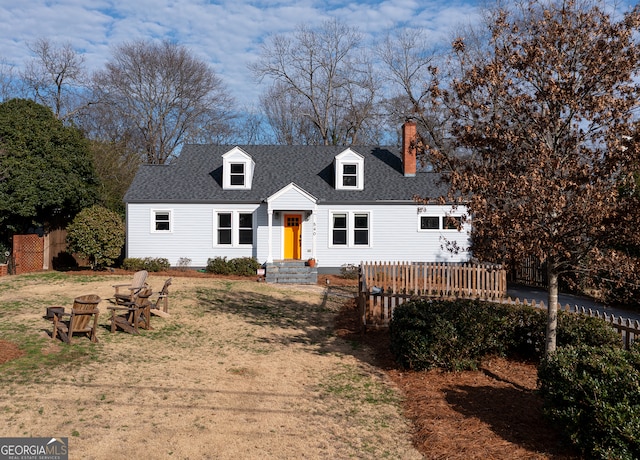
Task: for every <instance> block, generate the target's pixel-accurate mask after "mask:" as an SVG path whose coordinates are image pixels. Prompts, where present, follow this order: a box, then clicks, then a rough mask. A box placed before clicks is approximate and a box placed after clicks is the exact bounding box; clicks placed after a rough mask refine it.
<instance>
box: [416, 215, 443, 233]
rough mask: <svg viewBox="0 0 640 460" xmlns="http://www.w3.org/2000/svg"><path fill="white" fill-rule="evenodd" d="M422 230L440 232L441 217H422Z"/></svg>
mask: <svg viewBox="0 0 640 460" xmlns="http://www.w3.org/2000/svg"><path fill="white" fill-rule="evenodd" d="M420 230H440V216H420Z"/></svg>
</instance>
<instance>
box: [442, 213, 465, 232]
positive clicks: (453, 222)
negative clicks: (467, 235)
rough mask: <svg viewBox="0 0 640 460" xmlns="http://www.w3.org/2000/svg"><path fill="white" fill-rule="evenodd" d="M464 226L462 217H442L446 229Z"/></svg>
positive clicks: (443, 226) (457, 228)
mask: <svg viewBox="0 0 640 460" xmlns="http://www.w3.org/2000/svg"><path fill="white" fill-rule="evenodd" d="M461 227H462V217H460V216H444V217H443V218H442V228H443V229H444V230H459V229H460V228H461Z"/></svg>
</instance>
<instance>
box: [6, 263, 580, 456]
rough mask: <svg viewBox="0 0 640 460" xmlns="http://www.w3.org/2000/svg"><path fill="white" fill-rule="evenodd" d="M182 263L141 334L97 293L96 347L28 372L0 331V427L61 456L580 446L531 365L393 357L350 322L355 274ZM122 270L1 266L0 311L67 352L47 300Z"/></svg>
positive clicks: (414, 452) (507, 450)
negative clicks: (563, 429) (161, 307)
mask: <svg viewBox="0 0 640 460" xmlns="http://www.w3.org/2000/svg"><path fill="white" fill-rule="evenodd" d="M176 275H182V274H181V273H172V274H157V275H153V276H151V280H150V283H151V285H152V287H155V288H157V289H159V288H160V287H161V286H162V283H163V282H164V279H165V278H166V277H167V276H174V282H173V285H172V289H171V301H170V310H169V312H170V314H171V316H170V317H169V318H157V317H154V318H153V319H152V325H153V326H154V330H153V331H144V332H143V333H142V334H141V335H140V336H132V335H129V334H125V333H123V332H118V333H116V334H110V333H109V332H108V329H107V323H108V321H107V313H106V311H107V309H106V307H107V306H108V305H109V302H107V301H106V300H104V301H103V303H102V304H101V306H100V308H101V311H103V312H105V313H103V314H102V315H101V321H100V322H101V327H100V330H99V338H100V343H99V344H97V345H91V344H89V342H88V340H86V339H84V338H77V339H76V342H75V343H77V344H79V345H80V346H83V347H94V349H95V351H96V352H95V353H94V354H92V355H91V358H90V359H87V358H86V357H85V358H82V359H79V361H80V362H79V363H75V362H74V360H73V359H72V357H73V354H72V353H71V354H70V355H69V356H68V359H67V360H66V361H64V360H63V361H62V362H61V363H60V364H58V365H57V366H56V367H55V368H51V367H50V366H42V368H40V369H35V370H34V369H31V370H29V372H28V375H25V374H24V372H23V373H22V374H21V373H20V372H21V371H20V367H19V366H17V364H16V363H20V362H21V359H12V358H19V357H20V355H21V354H23V353H24V351H23V350H19V349H17V348H16V347H15V345H14V344H13V342H15V341H12V340H3V341H0V363H1V362H3V361H7V362H6V364H5V365H2V367H0V388H1V390H0V427H2V428H0V436H56V437H65V436H66V437H69V448H70V458H86V459H90V458H95V459H102V458H104V459H117V458H127V457H132V458H185V459H186V458H191V459H195V458H203V459H204V458H216V459H226V458H234V459H238V458H247V459H253V458H261V459H262V458H273V459H276V458H277V459H286V458H367V459H368V458H376V459H377V458H393V459H397V458H402V459H411V458H428V459H463V458H464V459H469V458H478V459H480V458H483V459H485V458H494V459H513V458H528V459H552V458H578V457H577V456H575V455H572V452H571V451H569V450H567V449H563V448H562V445H561V443H560V441H559V440H558V438H557V437H556V436H555V433H554V431H553V430H552V429H550V428H549V427H548V425H547V424H546V422H545V421H544V420H543V419H542V416H541V402H540V400H539V399H538V397H537V395H536V394H535V387H536V373H535V367H534V366H533V365H528V364H522V363H514V362H509V361H505V360H502V359H497V358H496V359H492V360H489V361H487V363H485V365H484V366H483V368H482V370H480V371H477V372H465V373H454V374H447V373H441V372H437V371H432V372H422V373H414V372H403V371H401V370H398V369H396V367H395V365H394V363H393V359H392V357H391V356H390V355H389V352H388V347H387V341H388V337H387V336H386V333H385V332H382V331H380V332H368V333H367V334H366V335H364V336H362V335H361V334H360V332H359V328H358V325H357V320H356V314H355V313H356V312H355V303H354V302H353V293H354V292H355V291H354V289H353V285H354V283H353V282H351V281H346V280H342V279H340V278H337V277H331V279H330V285H329V286H328V287H327V285H326V284H325V279H324V278H321V279H320V280H319V285H318V286H289V287H287V286H274V285H267V284H264V283H256V282H255V280H246V279H243V280H233V279H228V278H224V279H223V278H211V276H209V275H202V274H193V273H191V276H189V277H187V276H176ZM130 276H131V275H130V274H118V273H116V274H115V275H104V274H101V275H100V274H99V275H97V276H86V275H84V274H75V275H74V274H68V275H64V276H59V277H56V278H55V279H54V280H52V281H50V282H44V283H43V282H41V281H40V282H30V281H29V278H28V277H26V278H25V277H4V278H0V321H2V322H5V321H11V322H12V323H17V324H20V325H21V327H20V328H17V330H19V331H20V332H21V333H23V332H22V331H24V330H25V327H26V328H27V329H29V328H30V329H31V330H36V331H37V334H38V335H39V337H40V338H42V346H43V347H46V349H47V352H48V353H51V355H60V356H62V355H63V352H64V351H65V350H66V349H67V348H69V347H68V346H66V345H64V344H62V343H60V342H57V343H51V342H50V338H49V333H50V328H51V323H50V321H47V320H45V319H43V317H42V315H43V313H44V309H45V307H46V306H51V305H61V304H62V305H70V302H71V300H72V298H73V297H74V296H76V295H81V294H88V293H97V294H98V295H100V296H101V297H102V298H103V299H108V298H109V297H110V296H111V295H112V293H113V289H112V288H111V285H112V284H115V283H117V282H123V281H126V280H127V277H130ZM15 280H18V281H15ZM3 288H4V289H3ZM5 305H6V306H9V308H10V310H11V311H10V312H8V313H5V312H3V311H2V307H4V306H5ZM16 305H17V306H18V307H19V308H14V306H16ZM9 328H10V329H11V327H9ZM2 330H4V329H2ZM0 338H2V339H6V338H9V339H11V334H9V336H8V337H0Z"/></svg>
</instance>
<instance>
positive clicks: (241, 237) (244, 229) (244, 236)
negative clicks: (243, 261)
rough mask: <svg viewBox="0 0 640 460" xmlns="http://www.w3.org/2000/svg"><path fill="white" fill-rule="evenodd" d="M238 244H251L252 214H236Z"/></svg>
mask: <svg viewBox="0 0 640 460" xmlns="http://www.w3.org/2000/svg"><path fill="white" fill-rule="evenodd" d="M238 244H253V214H251V213H244V212H241V213H239V214H238Z"/></svg>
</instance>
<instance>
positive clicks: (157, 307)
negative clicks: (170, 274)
mask: <svg viewBox="0 0 640 460" xmlns="http://www.w3.org/2000/svg"><path fill="white" fill-rule="evenodd" d="M172 279H173V278H169V279H168V280H166V281H165V282H164V286H162V289H161V290H160V292H159V293H158V298H157V299H155V301H154V302H153V303H152V305H151V309H152V310H153V313H155V314H158V316H165V315H164V313H168V310H169V286H171V280H172Z"/></svg>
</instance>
